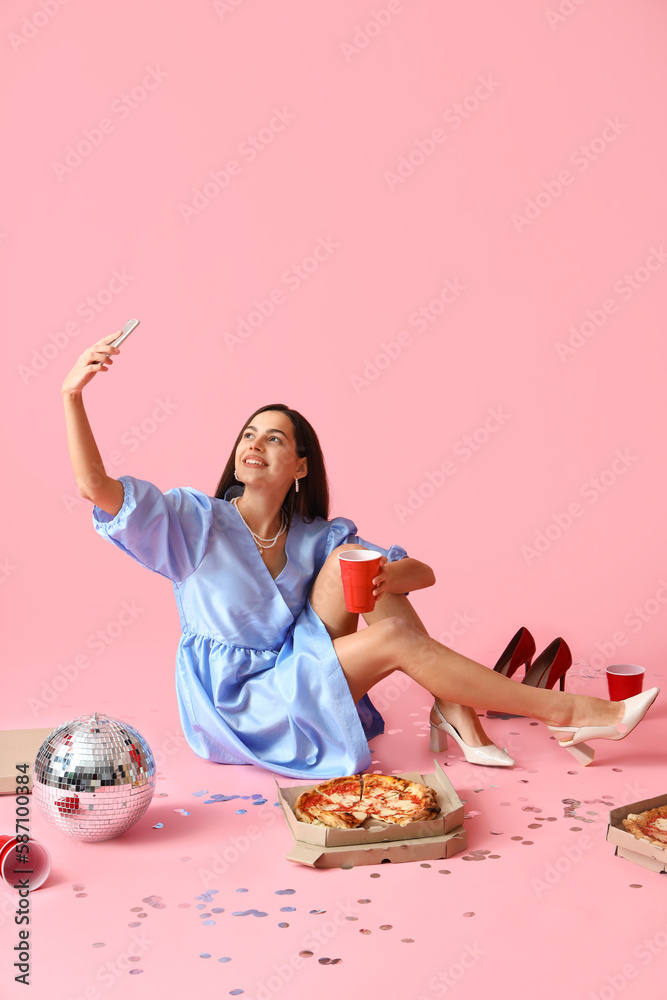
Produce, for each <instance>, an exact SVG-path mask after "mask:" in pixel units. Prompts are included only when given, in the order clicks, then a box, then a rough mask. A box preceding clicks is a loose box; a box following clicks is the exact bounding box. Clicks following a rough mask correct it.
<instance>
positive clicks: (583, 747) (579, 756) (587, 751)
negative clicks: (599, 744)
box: [564, 743, 595, 767]
mask: <svg viewBox="0 0 667 1000" xmlns="http://www.w3.org/2000/svg"><path fill="white" fill-rule="evenodd" d="M564 749H565V750H569V751H570V753H571V754H572V756H573V757H574V759H575V760H576V762H577V763H578V764H581V766H582V767H586V766H587V765H588V764H590V763H591V761H592V760H593V757H595V750H591V748H590V747H589V745H588V744H587V743H577V744H575V746H573V747H564Z"/></svg>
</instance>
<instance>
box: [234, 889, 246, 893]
mask: <svg viewBox="0 0 667 1000" xmlns="http://www.w3.org/2000/svg"><path fill="white" fill-rule="evenodd" d="M236 891H237V892H248V890H247V889H237V890H236Z"/></svg>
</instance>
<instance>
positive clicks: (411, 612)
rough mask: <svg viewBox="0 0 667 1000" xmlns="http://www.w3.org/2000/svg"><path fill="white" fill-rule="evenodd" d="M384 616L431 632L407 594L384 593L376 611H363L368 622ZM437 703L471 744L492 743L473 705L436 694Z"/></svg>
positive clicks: (480, 745)
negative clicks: (459, 702) (462, 703)
mask: <svg viewBox="0 0 667 1000" xmlns="http://www.w3.org/2000/svg"><path fill="white" fill-rule="evenodd" d="M385 618H401V619H403V621H406V622H410V623H411V624H412V625H414V626H415V628H418V629H419V630H420V631H421V632H423V633H424V634H425V635H428V632H427V631H426V628H425V626H424V623H423V622H422V621H421V619H420V617H419V615H418V614H417V612H416V611H415V609H414V608H413V607H412V604H411V603H410V601H409V600H408V598H407V597H406V596H405V594H383V595H382V598H381V599H380V600H379V601H378V602H377V604H376V605H375V608H374V609H373V611H369V612H367V613H366V614H364V619H365V621H366V624H367V625H373V624H375V623H376V622H380V621H384V619H385ZM436 704H437V706H438V708H439V709H440V711H441V713H442V715H443V716H444V717H445V719H447V722H449V724H450V725H451V726H453V727H454V729H456V731H457V732H458V733H459V735H460V736H461V739H462V740H463V742H464V743H467V744H468V746H470V747H485V746H490V745H492V744H493V740H491V739H490V738H489V736H487V734H486V733H485V732H484V728H483V726H482V723H481V722H480V720H479V717H478V715H477V712H476V711H475V709H474V708H472V707H471V706H470V705H458V704H457V703H456V702H452V701H445V699H444V698H436Z"/></svg>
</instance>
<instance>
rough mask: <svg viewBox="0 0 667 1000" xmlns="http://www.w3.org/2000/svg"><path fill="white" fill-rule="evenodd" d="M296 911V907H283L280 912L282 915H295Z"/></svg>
mask: <svg viewBox="0 0 667 1000" xmlns="http://www.w3.org/2000/svg"><path fill="white" fill-rule="evenodd" d="M295 910H296V906H281V907H280V912H281V913H294V911H295Z"/></svg>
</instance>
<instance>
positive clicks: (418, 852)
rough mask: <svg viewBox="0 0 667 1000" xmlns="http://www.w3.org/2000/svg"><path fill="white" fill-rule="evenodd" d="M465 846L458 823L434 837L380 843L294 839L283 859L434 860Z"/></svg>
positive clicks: (314, 864) (327, 864) (325, 862)
mask: <svg viewBox="0 0 667 1000" xmlns="http://www.w3.org/2000/svg"><path fill="white" fill-rule="evenodd" d="M467 846H468V834H467V833H466V831H465V830H464V828H463V827H462V826H458V827H456V829H454V830H451V831H450V832H449V833H443V834H441V835H440V836H438V837H416V838H415V839H413V840H390V841H386V842H385V843H381V844H350V845H348V846H347V847H322V846H318V845H317V844H306V843H303V842H302V841H300V840H297V841H296V842H295V844H294V847H293V848H292V850H291V851H290V853H289V854H288V855H286V859H287V861H295V862H296V863H297V864H301V865H308V866H309V867H310V868H342V867H343V865H345V866H346V867H348V866H349V867H356V866H357V865H381V864H382V863H383V862H384V863H385V864H386V863H387V862H388V861H391V862H392V863H393V864H399V863H401V862H403V861H437V860H439V859H441V858H451V857H452V856H453V855H454V854H460V852H461V851H465V850H466V848H467Z"/></svg>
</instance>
